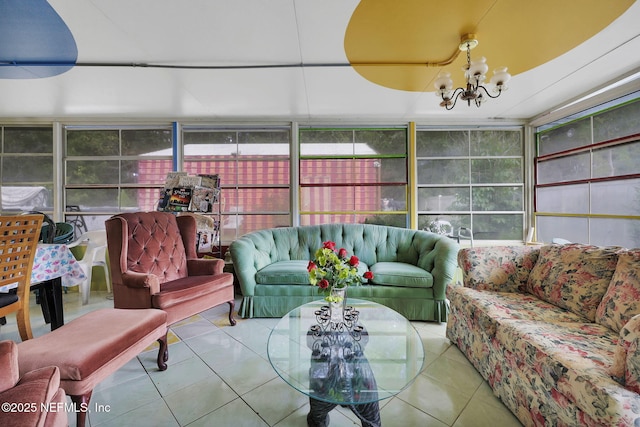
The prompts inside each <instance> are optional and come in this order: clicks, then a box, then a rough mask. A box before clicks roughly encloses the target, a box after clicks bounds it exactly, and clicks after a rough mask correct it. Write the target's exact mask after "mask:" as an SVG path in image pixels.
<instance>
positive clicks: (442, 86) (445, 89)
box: [433, 71, 453, 96]
mask: <svg viewBox="0 0 640 427" xmlns="http://www.w3.org/2000/svg"><path fill="white" fill-rule="evenodd" d="M433 86H434V87H435V88H436V96H445V95H446V94H448V93H450V92H451V89H453V80H452V79H451V73H447V72H446V71H441V72H440V74H438V77H437V78H436V81H435V82H434V83H433Z"/></svg>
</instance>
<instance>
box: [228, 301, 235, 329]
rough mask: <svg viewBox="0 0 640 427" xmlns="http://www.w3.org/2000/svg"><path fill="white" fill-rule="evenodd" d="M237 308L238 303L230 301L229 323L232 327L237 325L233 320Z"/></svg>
mask: <svg viewBox="0 0 640 427" xmlns="http://www.w3.org/2000/svg"><path fill="white" fill-rule="evenodd" d="M235 306H236V302H235V301H234V300H231V301H229V323H231V326H235V325H236V319H234V318H233V309H234V308H235Z"/></svg>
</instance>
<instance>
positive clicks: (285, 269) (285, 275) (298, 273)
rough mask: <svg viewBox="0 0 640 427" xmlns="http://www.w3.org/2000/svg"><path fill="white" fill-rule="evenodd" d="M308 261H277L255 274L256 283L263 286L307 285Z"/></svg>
mask: <svg viewBox="0 0 640 427" xmlns="http://www.w3.org/2000/svg"><path fill="white" fill-rule="evenodd" d="M308 264H309V261H303V260H292V261H278V262H274V263H273V264H269V265H267V266H266V267H264V268H261V269H260V270H258V272H257V273H256V283H261V284H265V285H309V271H307V265H308Z"/></svg>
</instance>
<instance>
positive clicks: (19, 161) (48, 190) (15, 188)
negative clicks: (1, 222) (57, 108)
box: [0, 126, 53, 213]
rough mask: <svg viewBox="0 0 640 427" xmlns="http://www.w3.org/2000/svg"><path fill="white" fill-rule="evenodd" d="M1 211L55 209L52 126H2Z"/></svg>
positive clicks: (0, 165) (0, 130)
mask: <svg viewBox="0 0 640 427" xmlns="http://www.w3.org/2000/svg"><path fill="white" fill-rule="evenodd" d="M0 132H1V133H0V141H1V143H2V150H1V151H0V155H1V156H2V157H1V158H0V159H1V163H0V182H1V184H2V193H1V197H2V212H3V213H11V212H13V213H15V212H21V211H30V210H37V211H42V212H45V213H51V211H52V210H53V197H52V195H53V129H52V127H51V126H43V127H33V126H0Z"/></svg>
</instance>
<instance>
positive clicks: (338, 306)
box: [329, 287, 347, 323]
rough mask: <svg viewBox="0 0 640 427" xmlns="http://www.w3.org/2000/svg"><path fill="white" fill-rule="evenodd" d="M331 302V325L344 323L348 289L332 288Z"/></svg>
mask: <svg viewBox="0 0 640 427" xmlns="http://www.w3.org/2000/svg"><path fill="white" fill-rule="evenodd" d="M331 297H332V298H331V302H330V303H329V310H330V313H331V323H343V322H344V308H345V305H346V303H347V288H346V287H344V288H336V287H332V288H331Z"/></svg>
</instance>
